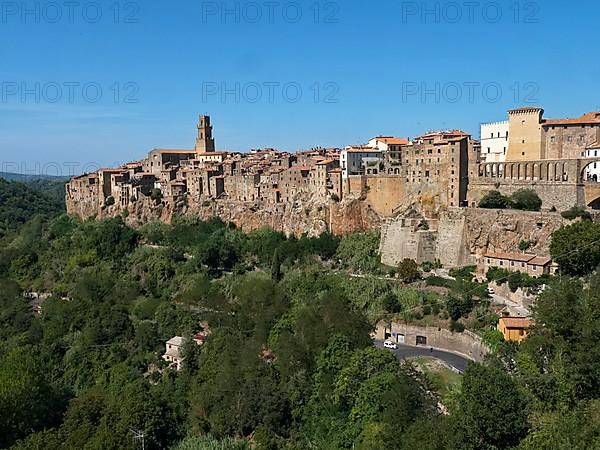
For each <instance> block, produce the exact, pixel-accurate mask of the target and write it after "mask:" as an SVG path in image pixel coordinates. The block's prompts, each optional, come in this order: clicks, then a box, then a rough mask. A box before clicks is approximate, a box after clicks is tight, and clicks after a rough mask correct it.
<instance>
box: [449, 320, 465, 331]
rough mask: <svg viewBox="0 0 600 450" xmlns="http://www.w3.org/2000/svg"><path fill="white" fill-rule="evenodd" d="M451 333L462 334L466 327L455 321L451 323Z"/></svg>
mask: <svg viewBox="0 0 600 450" xmlns="http://www.w3.org/2000/svg"><path fill="white" fill-rule="evenodd" d="M450 331H452V332H453V333H462V332H463V331H465V326H464V325H463V324H462V323H460V322H456V321H454V320H453V321H451V322H450Z"/></svg>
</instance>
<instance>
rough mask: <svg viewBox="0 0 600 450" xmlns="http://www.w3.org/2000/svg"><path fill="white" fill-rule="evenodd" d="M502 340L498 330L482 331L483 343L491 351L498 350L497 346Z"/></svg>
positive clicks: (502, 337)
mask: <svg viewBox="0 0 600 450" xmlns="http://www.w3.org/2000/svg"><path fill="white" fill-rule="evenodd" d="M503 342H504V335H503V334H502V333H501V332H500V331H498V330H486V331H485V332H484V333H483V343H484V344H485V345H487V346H488V347H489V348H490V349H492V350H493V351H496V350H498V347H499V346H500V344H502V343H503Z"/></svg>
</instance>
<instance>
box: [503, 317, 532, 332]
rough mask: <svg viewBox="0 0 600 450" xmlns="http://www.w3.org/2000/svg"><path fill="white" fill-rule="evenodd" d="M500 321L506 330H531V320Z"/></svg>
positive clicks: (511, 319) (515, 318)
mask: <svg viewBox="0 0 600 450" xmlns="http://www.w3.org/2000/svg"><path fill="white" fill-rule="evenodd" d="M500 321H501V322H503V323H504V326H505V327H506V328H517V329H522V330H526V329H528V328H531V326H532V325H533V320H531V319H527V318H526V317H501V318H500Z"/></svg>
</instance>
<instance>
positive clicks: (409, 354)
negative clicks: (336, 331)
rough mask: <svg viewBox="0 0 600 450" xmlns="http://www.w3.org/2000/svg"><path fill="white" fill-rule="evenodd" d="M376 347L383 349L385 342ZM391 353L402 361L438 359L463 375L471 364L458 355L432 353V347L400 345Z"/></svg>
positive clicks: (378, 343)
mask: <svg viewBox="0 0 600 450" xmlns="http://www.w3.org/2000/svg"><path fill="white" fill-rule="evenodd" d="M375 345H376V346H377V347H380V348H383V342H381V341H376V342H375ZM389 351H390V352H394V353H395V354H396V356H397V357H398V359H400V360H402V359H406V358H415V357H417V356H427V357H430V358H437V359H440V360H442V361H444V362H445V363H446V364H448V365H450V366H452V367H454V368H455V369H457V370H458V371H459V372H461V373H463V372H464V371H465V370H466V369H467V365H468V364H469V362H471V360H470V359H468V358H465V357H464V356H460V355H457V354H456V353H450V352H445V351H442V350H435V349H434V350H433V352H432V351H431V347H413V346H411V345H401V344H398V349H397V350H391V349H390V350H389Z"/></svg>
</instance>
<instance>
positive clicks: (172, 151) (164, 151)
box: [152, 148, 196, 154]
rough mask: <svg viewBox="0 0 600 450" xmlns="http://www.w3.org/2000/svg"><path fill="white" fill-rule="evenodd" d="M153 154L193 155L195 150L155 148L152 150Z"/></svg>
mask: <svg viewBox="0 0 600 450" xmlns="http://www.w3.org/2000/svg"><path fill="white" fill-rule="evenodd" d="M152 151H153V152H159V153H176V154H188V153H189V154H195V153H196V151H195V150H177V149H169V148H155V149H154V150H152Z"/></svg>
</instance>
